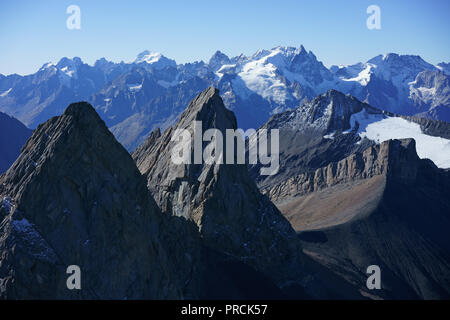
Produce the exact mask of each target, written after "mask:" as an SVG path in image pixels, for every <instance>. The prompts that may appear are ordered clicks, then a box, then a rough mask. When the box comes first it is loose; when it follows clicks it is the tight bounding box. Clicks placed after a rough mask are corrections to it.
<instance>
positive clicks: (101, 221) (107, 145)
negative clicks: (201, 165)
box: [0, 102, 201, 299]
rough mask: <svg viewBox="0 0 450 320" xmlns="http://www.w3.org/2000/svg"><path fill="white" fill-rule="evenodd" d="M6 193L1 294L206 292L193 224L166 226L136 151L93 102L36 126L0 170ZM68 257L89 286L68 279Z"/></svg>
mask: <svg viewBox="0 0 450 320" xmlns="http://www.w3.org/2000/svg"><path fill="white" fill-rule="evenodd" d="M0 196H1V198H0V200H1V210H0V211H1V219H0V220H1V225H0V235H1V238H0V252H1V254H0V257H1V258H0V259H1V260H0V296H1V297H2V298H7V299H16V298H18V299H66V298H75V299H147V298H152V299H163V298H185V297H198V296H199V293H198V290H199V285H197V284H198V282H196V279H195V276H196V270H197V269H198V270H201V265H200V263H198V265H199V266H198V267H195V270H194V267H193V264H194V263H195V262H196V259H197V256H198V254H199V253H200V251H199V250H200V249H199V245H198V241H199V238H198V236H196V234H195V233H194V232H195V229H193V228H189V226H188V225H187V224H186V223H180V222H176V221H173V222H170V226H168V225H167V223H169V221H168V219H167V218H166V216H163V215H162V214H161V213H160V211H159V209H158V207H157V205H156V203H155V202H154V200H153V198H152V197H151V195H150V194H149V192H148V190H147V187H146V181H145V179H144V178H143V177H142V175H141V174H140V173H139V171H138V169H137V168H136V165H135V164H134V162H133V159H132V158H131V156H130V155H129V153H128V152H127V151H126V150H125V149H124V148H123V147H122V146H121V145H120V144H119V143H118V142H117V141H116V140H115V138H114V136H113V135H112V134H111V133H110V132H109V131H108V129H107V128H106V126H105V124H104V122H103V121H102V120H101V119H100V117H99V116H98V115H97V113H96V112H95V111H94V109H93V108H92V107H91V106H90V105H89V104H87V103H84V102H81V103H75V104H71V105H70V106H69V107H68V108H67V109H66V111H65V112H64V114H63V115H62V116H60V117H54V118H52V119H50V120H49V121H47V122H46V123H44V124H42V125H40V126H39V127H38V128H37V129H36V130H35V132H34V134H33V135H32V137H31V138H30V139H29V140H28V142H27V143H26V145H25V146H24V148H23V150H22V153H21V155H20V156H19V158H18V160H17V161H16V162H15V163H14V165H13V166H12V167H11V168H10V169H9V170H8V171H7V172H6V173H5V174H4V175H2V176H1V178H0ZM169 228H170V229H169ZM167 230H169V231H173V232H172V233H170V232H168V231H167ZM189 230H193V231H194V232H192V233H191V234H190V233H189V232H190V231H189ZM180 235H184V237H183V239H182V241H180V240H179V237H180ZM69 265H78V266H79V267H80V268H81V285H82V289H81V290H72V291H71V290H68V289H67V287H66V279H67V277H68V276H69V275H68V274H66V268H67V267H68V266H69ZM192 277H194V279H191V278H192ZM188 280H189V281H188Z"/></svg>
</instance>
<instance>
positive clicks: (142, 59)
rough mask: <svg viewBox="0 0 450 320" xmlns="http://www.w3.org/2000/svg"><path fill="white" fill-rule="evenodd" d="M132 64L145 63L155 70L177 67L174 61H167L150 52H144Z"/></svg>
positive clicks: (161, 56)
mask: <svg viewBox="0 0 450 320" xmlns="http://www.w3.org/2000/svg"><path fill="white" fill-rule="evenodd" d="M134 63H146V64H148V65H151V66H152V67H154V68H157V69H163V68H165V67H176V65H177V64H176V62H175V60H172V59H168V58H166V57H165V56H163V55H162V54H161V53H159V52H151V51H149V50H145V51H143V52H141V53H140V54H138V56H137V57H136V59H135V60H134Z"/></svg>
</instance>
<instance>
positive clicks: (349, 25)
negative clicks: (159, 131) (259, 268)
mask: <svg viewBox="0 0 450 320" xmlns="http://www.w3.org/2000/svg"><path fill="white" fill-rule="evenodd" d="M71 4H75V5H78V6H79V7H80V9H81V30H69V29H67V28H66V20H67V18H68V17H69V15H68V14H67V13H66V9H67V7H68V6H69V5H71ZM371 4H376V5H378V6H379V7H380V9H381V30H369V29H367V27H366V20H367V17H368V14H367V13H366V9H367V7H368V6H369V5H371ZM449 12H450V1H449V0H430V1H420V0H418V1H414V0H395V1H394V0H371V1H366V0H339V1H336V0H328V1H327V0H313V1H312V0H309V1H306V0H305V1H301V0H278V1H262V0H258V1H253V0H239V1H236V0H227V1H224V0H221V1H213V0H210V1H204V0H190V1H186V0H184V1H171V0H165V1H133V0H128V1H103V0H83V1H77V0H70V1H66V0H59V1H56V0H53V1H51V0H41V1H39V0H34V1H31V0H14V1H2V2H1V3H0V73H2V74H11V73H19V74H28V73H33V72H35V71H37V69H39V67H40V66H42V64H44V63H45V62H48V61H51V62H58V61H59V59H60V58H61V57H64V56H67V57H74V56H79V57H81V58H82V59H83V61H85V62H88V63H93V62H95V60H97V59H98V58H101V57H105V58H107V59H109V60H113V61H116V62H119V61H121V60H124V61H131V60H133V59H134V57H135V56H136V55H137V54H138V53H139V52H141V51H143V50H145V49H149V50H152V51H158V52H161V53H162V54H164V55H165V56H167V57H169V58H173V59H175V60H176V61H177V62H178V63H184V62H192V61H195V60H205V61H206V60H208V59H209V58H210V56H211V55H212V54H213V53H214V52H215V51H216V50H221V51H222V52H224V53H226V54H228V55H230V56H234V55H238V54H240V53H244V54H246V55H250V54H252V53H254V52H255V51H256V50H257V49H259V48H272V47H274V46H277V45H286V46H296V47H298V46H299V45H300V44H303V45H304V46H305V48H306V49H307V50H311V51H313V52H314V53H315V55H316V56H317V57H318V58H319V60H321V61H322V62H324V64H325V65H327V66H330V65H332V64H351V63H356V62H358V61H366V60H368V59H370V58H372V57H374V56H376V55H377V54H380V53H388V52H396V53H401V54H418V55H420V56H422V57H423V58H424V59H425V60H427V61H429V62H431V63H438V62H442V61H447V62H448V61H449V60H450V57H449V53H450V41H449V38H450V37H449V31H450V19H449V16H448V15H449Z"/></svg>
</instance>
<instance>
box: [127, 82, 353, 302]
mask: <svg viewBox="0 0 450 320" xmlns="http://www.w3.org/2000/svg"><path fill="white" fill-rule="evenodd" d="M194 121H202V132H205V131H206V130H207V129H211V128H214V129H218V130H220V132H221V133H222V134H223V136H224V140H225V136H226V134H225V130H226V129H236V127H237V125H236V119H235V117H234V114H233V113H232V112H231V111H229V110H227V109H226V108H225V106H224V105H223V102H222V99H221V98H220V96H219V92H218V90H217V89H215V88H212V87H211V88H209V89H207V90H205V91H204V92H202V93H201V94H199V95H198V96H197V97H196V98H195V99H194V100H193V101H192V102H191V103H190V104H189V106H188V108H187V109H186V111H185V112H184V113H183V114H182V115H181V117H180V120H179V121H178V123H177V125H176V126H175V127H173V128H169V129H167V130H166V131H165V132H164V133H163V134H162V135H160V134H159V132H157V131H155V132H153V133H152V134H151V135H150V137H149V138H148V140H147V142H145V143H144V144H143V145H142V146H141V147H140V148H138V149H137V150H136V151H135V152H134V153H133V158H134V159H135V161H136V163H137V165H138V168H139V170H140V171H141V172H142V174H143V175H145V176H146V177H147V183H148V188H149V190H150V191H151V193H152V194H153V195H154V197H155V200H156V202H157V203H158V205H159V206H160V208H161V209H162V211H163V212H166V213H167V214H169V215H173V216H180V217H184V218H185V219H188V220H190V221H193V222H194V223H195V224H196V225H197V227H198V230H199V232H200V234H201V237H202V240H203V243H204V245H205V246H206V247H208V248H211V249H213V250H215V251H218V252H220V253H222V254H225V255H226V256H229V257H232V258H233V259H235V260H237V261H240V262H242V263H245V264H246V265H248V266H250V267H251V268H253V269H255V270H257V271H258V272H261V273H262V274H264V275H265V276H266V277H268V278H270V279H272V281H274V282H275V283H276V284H277V286H278V287H280V288H282V289H283V290H284V292H285V293H286V292H289V295H291V296H295V297H297V298H298V297H303V298H304V297H306V295H305V292H307V295H309V296H315V297H322V298H324V297H331V296H334V297H337V296H342V292H339V291H340V290H342V291H345V290H347V291H346V292H347V293H348V294H349V296H353V297H356V295H355V294H354V293H353V292H352V291H351V290H352V289H349V288H347V287H345V286H344V287H343V288H341V287H340V286H337V285H336V283H338V282H339V281H340V280H339V279H335V278H336V277H334V278H332V279H333V281H334V284H328V283H326V282H325V281H324V280H323V279H319V276H318V274H319V273H320V272H323V271H319V270H321V269H320V268H321V267H320V266H319V265H317V264H315V263H314V262H313V261H312V260H310V259H309V258H308V257H306V256H305V255H304V254H303V253H302V248H301V246H300V245H299V244H300V242H299V241H298V239H297V235H296V233H295V232H294V230H293V229H292V227H291V226H290V225H289V223H288V221H287V220H286V219H285V218H284V217H283V216H282V215H281V213H280V212H279V211H278V209H277V208H276V207H275V206H274V205H273V204H272V203H271V202H270V200H269V199H268V198H267V197H266V196H264V195H262V194H261V193H260V192H259V191H258V188H257V186H256V184H255V183H254V182H253V181H252V180H251V179H250V177H249V176H248V172H247V166H246V165H245V164H236V163H237V162H236V161H235V162H234V164H229V163H227V164H219V163H213V164H206V163H204V162H203V163H201V164H194V163H190V164H174V163H173V162H172V161H171V152H172V150H173V148H174V146H175V142H174V141H172V137H173V135H174V134H175V132H176V130H177V129H185V130H188V132H190V133H191V136H192V137H194ZM200 138H201V136H200ZM208 143H211V142H202V146H201V147H202V151H204V150H205V149H207V148H208ZM194 144H195V142H192V143H191V145H190V146H189V155H190V156H191V157H192V156H193V153H194ZM224 145H225V141H224ZM224 150H225V148H224ZM226 151H227V150H225V151H224V154H223V159H226ZM235 160H236V159H235ZM315 266H317V267H318V269H315ZM333 286H334V287H335V289H336V290H337V291H335V292H333V293H331V292H332V291H333V290H332V289H331V287H333ZM338 292H339V293H338ZM349 292H352V293H349ZM340 294H341V295H340Z"/></svg>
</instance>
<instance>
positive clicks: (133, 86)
mask: <svg viewBox="0 0 450 320" xmlns="http://www.w3.org/2000/svg"><path fill="white" fill-rule="evenodd" d="M127 86H128V89H129V90H130V91H131V92H138V91H140V90H141V89H142V83H141V84H137V83H133V84H127Z"/></svg>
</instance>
